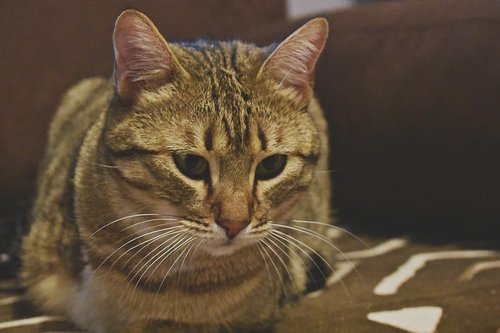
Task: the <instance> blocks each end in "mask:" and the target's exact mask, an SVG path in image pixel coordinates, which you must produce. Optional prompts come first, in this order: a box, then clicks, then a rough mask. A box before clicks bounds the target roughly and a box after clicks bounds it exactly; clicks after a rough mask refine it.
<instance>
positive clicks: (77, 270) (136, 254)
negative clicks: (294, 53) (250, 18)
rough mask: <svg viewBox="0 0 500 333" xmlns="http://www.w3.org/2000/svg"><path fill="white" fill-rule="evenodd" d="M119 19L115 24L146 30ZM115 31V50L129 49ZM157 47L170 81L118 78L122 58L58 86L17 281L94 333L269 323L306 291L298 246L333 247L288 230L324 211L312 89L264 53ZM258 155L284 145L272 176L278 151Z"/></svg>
mask: <svg viewBox="0 0 500 333" xmlns="http://www.w3.org/2000/svg"><path fill="white" fill-rule="evenodd" d="M127 15H128V16H125V19H127V20H128V21H126V22H125V23H123V25H124V26H125V27H126V28H130V24H132V23H133V24H139V25H141V24H144V23H145V25H144V26H140V29H137V31H139V30H140V31H139V32H140V33H143V34H144V30H145V29H146V28H148V27H151V26H150V25H149V23H148V21H145V20H146V19H145V18H144V17H143V16H141V15H140V14H138V13H136V12H128V14H127ZM134 20H138V21H137V22H138V23H137V22H136V21H134ZM122 21H123V20H122ZM131 22H132V23H131ZM320 24H322V25H323V26H324V22H321V23H320ZM117 25H118V22H117ZM317 29H319V28H317ZM153 30H154V29H153ZM116 31H117V30H115V50H116V49H117V51H116V52H117V54H120V56H124V57H126V56H127V55H126V54H125V55H123V54H124V53H126V52H127V48H124V49H120V45H119V43H120V36H117V32H116ZM147 33H149V34H150V35H152V36H156V35H155V33H156V32H155V31H152V32H147ZM148 36H149V35H148ZM141 37H143V36H142V35H141ZM149 37H151V36H149ZM323 37H324V36H323ZM149 41H150V40H149ZM150 42H151V41H150ZM321 42H322V43H324V40H322V41H320V43H321ZM159 47H164V46H161V45H160V46H159ZM321 48H322V45H321V47H319V51H317V54H314V56H315V57H316V58H315V59H314V61H313V64H312V66H313V67H314V63H315V61H316V59H317V56H318V55H319V52H320V51H321ZM278 49H279V48H278ZM150 51H151V50H150ZM153 51H155V50H153ZM161 51H162V52H165V51H168V52H169V55H168V57H169V59H167V60H168V61H167V62H168V63H169V64H172V68H169V70H170V71H169V73H163V77H166V78H167V80H166V81H164V80H161V82H159V80H158V78H156V77H153V76H154V75H156V74H155V73H156V72H155V73H152V74H151V73H139V74H141V75H142V76H141V80H142V81H141V80H131V79H130V78H129V77H125V78H122V77H120V73H121V69H120V66H121V65H123V64H121V61H122V60H123V59H121V58H119V57H117V65H116V66H117V67H116V68H115V80H114V86H113V80H104V79H90V80H86V81H83V82H82V83H80V84H79V85H77V86H76V87H74V88H73V89H71V90H70V91H69V92H68V94H67V95H66V97H65V98H64V100H63V102H62V105H61V106H60V108H59V110H58V113H57V114H56V117H55V119H54V121H53V123H52V126H51V130H50V134H49V143H48V151H47V154H46V157H45V161H44V165H43V167H42V170H41V174H40V177H39V188H38V194H37V199H36V202H35V207H34V211H33V224H32V228H31V231H30V234H29V235H28V237H27V238H26V239H25V242H24V257H23V278H24V281H25V282H26V285H27V287H28V292H29V294H30V295H31V296H32V297H33V299H34V300H35V302H36V303H37V304H39V305H40V306H41V307H42V308H44V309H46V310H47V311H53V312H57V313H62V314H65V315H68V316H70V317H71V318H72V319H73V320H74V321H75V322H76V323H78V324H79V325H80V326H82V327H84V328H87V329H90V330H91V331H93V332H123V331H125V330H127V329H128V330H130V331H133V332H141V331H144V332H153V327H155V329H157V330H158V332H170V331H172V332H184V331H185V332H204V331H207V332H218V331H219V330H221V329H222V330H223V329H228V330H231V329H234V330H236V331H238V332H239V331H242V330H246V329H248V330H251V329H259V328H262V327H266V325H267V324H268V323H270V322H272V320H273V319H275V318H276V317H277V315H278V312H279V305H280V304H283V303H289V302H291V301H292V300H293V299H294V298H295V297H296V296H297V295H300V294H301V293H303V292H304V290H305V286H306V280H307V273H306V271H307V270H308V269H309V268H310V265H311V263H310V262H309V257H308V255H310V254H313V253H314V252H318V253H319V254H321V255H322V256H324V257H326V258H327V259H328V254H329V253H331V252H332V251H331V249H330V248H329V247H328V244H327V245H325V242H324V240H321V239H320V238H319V237H317V236H316V237H310V236H311V233H314V232H318V233H319V234H321V235H326V230H327V229H328V227H327V226H325V225H320V224H307V225H304V224H301V225H299V227H305V228H306V230H309V235H307V234H305V233H304V232H293V231H291V230H290V229H289V228H287V227H286V225H287V224H286V221H289V220H290V219H299V220H310V221H323V222H328V220H329V212H330V209H329V177H328V172H327V152H328V144H327V134H326V123H325V121H324V118H323V115H322V111H321V109H320V107H319V105H318V104H317V102H316V101H315V100H314V99H313V98H312V97H311V96H307V95H305V94H306V93H307V92H306V93H304V96H306V97H304V96H302V95H301V94H302V93H303V92H302V91H299V92H297V90H296V87H290V86H286V82H284V83H285V84H284V85H283V87H282V86H281V84H282V83H283V82H277V83H278V84H279V85H277V86H276V87H274V88H273V83H272V82H273V80H271V79H267V80H264V79H260V80H259V79H256V77H257V78H259V77H261V72H262V71H263V70H262V68H264V70H267V67H266V66H263V65H262V64H263V63H264V64H265V63H266V62H270V60H266V59H269V58H270V57H269V50H267V49H260V48H257V47H255V46H253V45H249V44H244V43H241V42H228V43H215V42H200V43H197V44H179V45H171V46H169V47H168V49H162V50H161ZM134 52H136V53H137V52H139V53H140V52H141V50H139V51H137V50H135V51H134ZM274 53H276V52H274ZM173 55H175V56H173ZM148 56H149V57H150V58H151V59H153V60H154V57H155V55H154V54H153V55H151V54H148ZM275 58H276V57H275ZM177 59H178V60H177ZM132 60H134V59H132ZM127 61H129V60H127ZM127 61H124V63H125V65H123V66H131V65H130V61H129V62H127ZM272 61H273V60H271V64H272ZM122 62H123V61H122ZM138 63H139V65H140V61H138V60H137V59H135V62H134V65H137V64H138ZM167 65H168V64H167ZM308 66H310V64H309V65H308ZM143 67H144V65H143ZM167 67H168V66H167ZM268 67H271V65H268ZM271 69H273V68H272V67H271V68H270V69H269V72H270V73H271ZM140 70H141V68H139V69H138V68H137V66H136V67H134V68H133V71H140ZM142 70H144V68H142ZM127 73H128V75H139V74H137V73H135V72H134V73H132V74H130V72H127ZM146 74H151V76H150V77H147V75H146ZM309 74H310V73H309ZM181 77H183V78H185V80H184V79H181ZM188 78H189V79H188ZM122 79H123V80H125V83H124V81H123V80H122ZM127 79H130V80H128V81H126V80H127ZM136 82H140V86H139V85H136ZM270 87H271V88H270ZM294 108H296V109H298V110H293V109H294ZM166 109H168V110H175V112H172V111H165V110H166ZM272 109H276V110H277V111H275V112H272ZM283 141H284V142H283ZM266 151H270V152H271V153H274V155H271V157H273V156H277V155H276V154H287V157H286V159H285V162H284V163H285V164H284V165H283V169H282V171H280V170H278V169H276V170H278V173H277V174H276V172H275V175H274V177H271V178H268V177H269V176H270V175H273V174H271V173H269V170H271V171H272V168H273V164H272V163H279V158H275V159H274V160H270V161H271V162H272V163H271V162H267V165H265V166H261V163H262V161H263V160H264V159H266V158H268V157H266V156H269V154H270V153H267V154H266V155H265V154H263V152H266ZM194 153H196V155H190V154H194ZM175 154H178V155H177V156H175V157H173V159H174V160H172V157H171V156H173V155H175ZM198 155H200V156H202V157H203V158H201V157H199V156H198ZM179 156H180V157H179ZM186 156H195V158H193V157H190V158H191V160H188V158H187V157H186ZM280 156H281V155H280ZM283 156H284V155H283ZM176 158H177V160H175V159H176ZM200 158H201V159H200ZM273 158H274V157H273ZM280 158H281V159H283V157H280ZM179 159H180V162H179ZM186 161H187V162H186ZM189 161H190V162H189ZM204 161H205V162H204ZM259 161H261V162H260V163H259ZM276 161H278V162H276ZM188 162H189V163H191V164H189V163H188ZM179 163H180V164H181V165H180V166H179ZM200 163H201V164H200ZM204 163H205V164H206V166H205V169H200V168H203V166H204V165H205V164H204ZM282 164H283V163H282ZM176 165H177V167H178V168H179V169H182V168H185V169H186V168H187V170H184V171H183V172H184V173H185V174H184V175H182V173H180V172H179V171H178V170H177V169H175V167H176ZM208 165H209V167H208ZM189 168H190V169H189ZM197 168H198V169H197ZM259 168H260V169H259ZM262 168H264V169H263V170H264V171H262ZM266 168H267V169H266ZM173 169H175V170H177V171H175V170H173ZM197 170H198V171H199V170H201V171H203V172H205V173H201V172H200V173H196V172H197ZM276 170H275V171H276ZM318 171H323V172H318ZM253 172H255V175H253ZM259 172H260V173H259ZM266 172H267V173H266ZM249 174H250V177H249ZM186 175H187V176H186ZM203 177H205V178H203ZM258 177H261V178H258ZM285 177H288V178H285ZM260 179H262V180H260ZM275 179H276V180H275ZM278 181H279V182H278ZM273 182H276V183H273ZM261 183H265V184H264V185H260V184H261ZM266 184H267V185H266ZM269 184H271V185H269ZM266 186H268V187H266ZM271 223H275V224H281V225H284V226H283V227H280V226H278V225H275V226H274V227H271ZM272 228H274V229H276V230H279V231H275V232H274V236H272V238H271V237H267V236H266V235H267V233H270V232H271V231H270V229H272ZM224 232H225V233H226V235H224ZM286 235H293V237H294V238H295V240H296V241H295V243H294V241H291V240H290V239H289V238H287V237H288V236H286ZM266 237H267V238H266ZM290 243H294V244H291V245H290ZM303 244H306V247H304V246H303ZM299 247H300V249H299Z"/></svg>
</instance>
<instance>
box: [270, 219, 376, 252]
mask: <svg viewBox="0 0 500 333" xmlns="http://www.w3.org/2000/svg"><path fill="white" fill-rule="evenodd" d="M275 222H294V223H305V224H316V225H322V226H326V227H329V228H332V229H335V230H339V231H342V232H344V233H346V234H348V235H349V236H351V237H353V238H355V239H356V240H357V241H359V242H360V243H361V244H363V246H364V247H366V248H368V247H369V246H368V244H366V242H365V241H364V240H362V239H361V238H359V237H358V236H356V235H355V234H353V233H352V232H350V231H349V230H347V229H345V228H341V227H339V226H336V225H333V224H330V223H324V222H319V221H307V220H289V221H275Z"/></svg>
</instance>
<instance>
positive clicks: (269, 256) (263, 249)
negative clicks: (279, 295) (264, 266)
mask: <svg viewBox="0 0 500 333" xmlns="http://www.w3.org/2000/svg"><path fill="white" fill-rule="evenodd" d="M258 242H259V243H262V244H265V243H264V242H263V239H260V240H259V241H258ZM262 251H264V253H265V254H266V255H267V257H268V258H269V261H270V262H271V265H273V267H274V270H275V271H276V274H278V279H279V280H280V283H281V286H282V287H283V293H284V295H285V298H286V302H287V304H288V305H290V299H289V298H288V293H287V292H286V287H285V283H284V282H283V278H282V277H281V273H280V271H279V269H278V267H277V266H276V264H275V263H274V261H273V259H272V257H271V255H269V252H267V250H266V248H265V247H264V246H262Z"/></svg>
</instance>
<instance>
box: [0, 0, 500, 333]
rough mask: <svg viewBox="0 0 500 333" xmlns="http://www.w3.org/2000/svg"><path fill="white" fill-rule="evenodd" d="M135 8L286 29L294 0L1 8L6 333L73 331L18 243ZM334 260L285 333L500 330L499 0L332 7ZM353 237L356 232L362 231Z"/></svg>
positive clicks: (323, 77)
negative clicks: (27, 286)
mask: <svg viewBox="0 0 500 333" xmlns="http://www.w3.org/2000/svg"><path fill="white" fill-rule="evenodd" d="M126 8H136V9H139V10H141V11H143V12H145V13H146V14H148V15H149V16H150V17H151V18H152V19H153V21H154V22H155V23H156V24H157V25H158V28H159V30H160V31H161V32H162V33H163V34H164V35H165V36H166V38H167V40H171V41H174V40H184V39H196V38H213V39H233V38H237V39H241V40H247V41H253V42H256V43H257V44H259V45H264V44H266V43H269V42H272V41H275V40H277V39H282V38H284V37H285V36H286V34H287V33H289V32H290V31H292V30H293V28H295V27H297V26H299V25H300V24H301V23H302V21H293V20H289V19H288V18H287V17H286V5H285V2H284V1H281V0H275V1H265V2H264V1H258V0H247V1H230V0H209V1H203V2H201V1H194V0H185V1H182V2H178V1H173V0H168V1H153V0H148V1H138V0H123V1H118V0H111V1H106V2H102V1H101V2H98V1H96V0H89V1H85V2H84V1H72V2H68V1H63V0H50V1H43V2H41V1H40V2H31V1H27V0H21V1H16V2H7V3H4V4H3V7H2V11H0V43H1V50H2V56H1V59H2V61H1V62H0V72H1V73H2V76H1V77H0V96H1V98H0V156H2V158H1V159H0V188H1V189H2V190H1V192H0V278H1V281H0V333H7V332H43V331H52V332H54V331H71V330H76V328H75V327H73V326H72V324H71V323H70V322H68V321H67V320H66V319H64V318H59V317H53V316H51V315H50V314H42V313H39V312H38V311H37V310H36V309H34V308H33V306H32V305H31V304H30V303H29V300H26V299H25V298H23V290H22V287H21V286H20V285H19V283H18V281H17V279H16V275H15V272H16V268H17V267H18V264H19V263H18V260H17V254H18V244H19V242H18V240H19V239H20V237H22V234H23V233H25V231H26V229H27V228H29V214H28V213H27V212H28V210H29V204H30V200H31V198H32V195H33V190H34V180H35V176H36V170H37V166H38V164H39V161H40V158H41V156H42V153H43V149H44V145H45V142H46V133H47V128H48V124H49V122H50V119H51V115H52V114H53V112H54V110H55V108H56V106H57V104H58V102H59V100H60V98H61V95H62V94H63V92H64V91H65V90H66V89H67V88H68V87H69V86H71V85H73V84H74V83H76V82H77V81H79V80H81V79H83V78H85V77H89V76H95V75H101V76H109V75H110V73H111V72H110V71H111V64H112V63H111V61H112V49H111V44H110V38H111V31H112V28H113V23H114V20H115V18H116V16H117V15H118V14H119V13H120V12H121V11H122V10H123V9H126ZM323 16H325V17H326V18H327V19H328V20H329V22H330V24H331V35H330V38H329V41H328V43H327V47H326V49H325V51H324V54H323V55H322V57H321V59H320V62H319V64H318V70H317V78H316V86H315V90H316V94H317V96H318V98H319V100H320V103H321V104H322V105H323V107H324V109H325V112H326V116H327V118H328V120H329V129H330V130H329V131H330V136H331V140H332V149H331V161H330V163H331V172H332V178H333V183H334V198H333V200H334V205H335V208H336V215H337V216H336V218H337V220H338V222H337V224H338V225H340V226H341V227H342V228H344V229H346V230H348V232H343V233H341V235H340V236H339V238H338V240H337V242H336V246H338V248H339V249H340V250H342V252H339V253H338V254H337V258H338V261H337V263H336V265H335V267H334V268H335V271H336V272H335V273H334V274H332V275H331V277H330V278H329V280H328V282H327V285H328V286H327V287H326V288H322V289H319V290H315V291H313V292H311V293H310V294H308V295H307V296H306V297H304V298H303V299H302V300H300V301H299V302H298V304H294V305H293V306H290V307H289V308H287V309H286V311H285V316H284V318H283V320H281V321H280V322H279V323H278V324H277V325H276V327H275V329H274V331H275V332H276V333H299V332H318V333H319V332H356V333H358V332H382V333H385V332H389V333H390V332H445V333H447V332H478V333H481V332H498V331H499V330H500V252H499V250H498V249H499V247H500V226H499V223H500V44H499V36H500V2H498V1H496V0H402V1H389V2H379V3H373V4H367V5H362V6H357V7H353V8H348V9H344V10H342V11H338V12H334V13H324V15H323ZM353 234H354V235H353Z"/></svg>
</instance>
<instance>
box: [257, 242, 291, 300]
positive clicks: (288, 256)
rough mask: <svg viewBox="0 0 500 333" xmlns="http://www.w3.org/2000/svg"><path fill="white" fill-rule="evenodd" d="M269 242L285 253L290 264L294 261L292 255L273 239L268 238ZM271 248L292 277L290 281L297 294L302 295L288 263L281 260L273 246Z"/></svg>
mask: <svg viewBox="0 0 500 333" xmlns="http://www.w3.org/2000/svg"><path fill="white" fill-rule="evenodd" d="M267 241H269V242H271V243H272V244H274V246H276V247H277V248H278V249H279V250H280V251H281V252H283V253H284V254H285V256H286V257H287V258H288V260H289V261H290V262H291V261H292V260H293V259H292V257H291V256H290V254H289V253H288V252H287V251H285V250H283V249H282V248H281V247H280V246H279V245H277V244H276V243H275V242H274V240H273V239H272V238H268V239H267ZM263 243H264V244H265V243H266V242H265V241H264V242H263ZM269 248H270V249H271V251H273V252H274V254H275V255H276V257H278V259H279V261H281V264H282V265H283V267H284V268H285V270H286V272H287V274H288V276H289V277H290V281H291V282H292V284H293V286H294V288H295V291H296V292H297V294H300V291H299V288H297V285H296V283H295V280H294V278H293V276H292V274H291V273H290V270H289V269H288V266H287V265H286V263H285V262H284V261H283V259H281V256H280V255H278V253H276V251H274V249H273V248H272V247H271V246H269Z"/></svg>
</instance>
